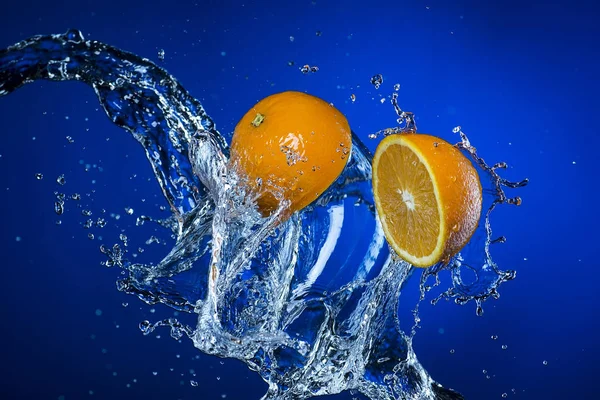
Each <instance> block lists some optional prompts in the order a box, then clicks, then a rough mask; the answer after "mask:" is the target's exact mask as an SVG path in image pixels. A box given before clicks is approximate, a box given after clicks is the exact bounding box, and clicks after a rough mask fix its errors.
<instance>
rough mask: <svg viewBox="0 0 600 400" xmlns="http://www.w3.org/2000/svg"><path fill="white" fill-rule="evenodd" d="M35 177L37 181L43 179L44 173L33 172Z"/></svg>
mask: <svg viewBox="0 0 600 400" xmlns="http://www.w3.org/2000/svg"><path fill="white" fill-rule="evenodd" d="M35 179H37V180H38V181H39V180H42V179H44V175H42V174H40V173H39V172H38V173H37V174H35Z"/></svg>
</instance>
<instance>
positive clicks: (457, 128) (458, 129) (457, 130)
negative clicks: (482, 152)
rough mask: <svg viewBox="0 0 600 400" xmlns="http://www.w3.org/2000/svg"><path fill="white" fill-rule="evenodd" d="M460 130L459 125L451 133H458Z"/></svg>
mask: <svg viewBox="0 0 600 400" xmlns="http://www.w3.org/2000/svg"><path fill="white" fill-rule="evenodd" d="M461 129H462V128H461V127H460V125H459V126H455V127H454V129H452V133H459V132H460V130H461Z"/></svg>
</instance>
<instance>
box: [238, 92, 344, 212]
mask: <svg viewBox="0 0 600 400" xmlns="http://www.w3.org/2000/svg"><path fill="white" fill-rule="evenodd" d="M351 149H352V136H351V131H350V126H349V125H348V121H347V120H346V117H344V115H343V114H342V113H341V112H340V111H339V110H337V109H336V108H335V107H333V105H331V104H329V103H327V102H325V101H323V100H321V99H319V98H318V97H315V96H311V95H308V94H305V93H301V92H291V91H290V92H283V93H277V94H274V95H271V96H269V97H267V98H265V99H263V100H261V101H259V102H258V103H257V104H256V105H255V106H254V107H252V108H251V109H250V110H249V111H248V112H247V113H246V114H245V115H244V116H243V117H242V119H241V120H240V122H239V123H238V124H237V126H236V127H235V131H234V133H233V138H232V142H231V165H232V166H235V168H238V172H239V173H240V174H241V175H243V176H244V177H246V178H247V180H248V184H249V186H250V187H251V189H252V190H253V191H254V192H255V193H257V196H258V200H257V203H258V206H259V209H260V210H261V212H262V213H263V215H269V214H270V213H271V212H273V211H274V210H275V209H276V208H277V206H278V205H279V201H280V199H287V200H289V201H290V207H289V210H288V213H289V214H291V213H293V212H294V211H297V210H300V209H302V208H304V207H306V206H307V205H309V204H310V203H312V202H313V201H314V200H316V199H317V198H318V197H319V196H320V195H321V194H322V193H323V192H324V191H325V190H327V188H328V187H329V186H330V185H331V184H332V183H333V182H334V181H335V180H336V179H337V177H338V176H339V175H340V173H341V172H342V170H343V169H344V167H345V165H346V163H347V161H348V158H349V157H350V151H351Z"/></svg>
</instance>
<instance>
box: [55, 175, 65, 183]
mask: <svg viewBox="0 0 600 400" xmlns="http://www.w3.org/2000/svg"><path fill="white" fill-rule="evenodd" d="M56 183H58V184H59V185H64V184H65V183H67V180H66V179H65V176H64V175H59V177H58V178H56Z"/></svg>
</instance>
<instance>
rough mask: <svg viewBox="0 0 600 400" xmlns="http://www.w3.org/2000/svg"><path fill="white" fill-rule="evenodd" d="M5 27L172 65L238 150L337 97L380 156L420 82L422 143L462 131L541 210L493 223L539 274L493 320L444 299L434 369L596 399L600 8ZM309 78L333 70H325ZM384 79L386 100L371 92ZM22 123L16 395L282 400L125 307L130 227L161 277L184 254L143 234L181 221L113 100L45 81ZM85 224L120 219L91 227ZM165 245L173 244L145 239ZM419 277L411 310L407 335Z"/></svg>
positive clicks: (491, 309) (280, 14)
mask: <svg viewBox="0 0 600 400" xmlns="http://www.w3.org/2000/svg"><path fill="white" fill-rule="evenodd" d="M0 14H1V15H2V17H1V18H2V24H0V47H2V48H4V47H6V46H8V45H11V44H13V43H15V42H17V41H19V40H21V39H25V38H27V37H30V36H32V35H35V34H42V33H43V34H48V33H62V32H64V31H66V30H67V29H68V28H78V29H81V30H82V31H83V32H84V34H85V35H86V38H88V39H95V40H100V41H103V42H105V43H108V44H111V45H114V46H116V47H119V48H122V49H125V50H128V51H131V52H134V53H136V54H139V55H142V56H145V57H148V58H150V59H152V60H154V61H156V62H158V56H157V53H158V50H159V49H164V50H165V54H166V59H165V62H164V64H163V65H164V66H165V67H166V68H167V69H168V70H169V72H170V73H171V74H173V75H174V76H176V77H177V78H178V79H179V80H180V82H181V83H182V84H183V85H184V86H185V87H186V88H187V89H188V90H189V91H190V92H191V93H192V95H194V96H196V97H197V98H198V99H199V100H200V101H202V102H203V104H204V106H205V107H206V109H207V111H208V113H209V114H210V115H211V116H212V117H213V119H214V120H215V121H216V123H217V127H218V128H219V129H220V131H221V132H222V133H223V134H226V135H227V134H230V132H231V131H232V130H233V128H234V126H235V124H236V123H237V121H238V119H239V118H240V116H241V115H243V114H244V113H245V112H246V110H247V109H248V108H249V107H250V106H251V105H253V104H254V103H255V102H256V101H257V100H259V99H261V98H263V97H265V96H267V95H269V94H272V93H275V92H278V91H284V90H290V89H293V90H302V91H308V92H310V93H312V94H315V95H317V96H320V97H322V98H324V99H326V100H328V101H330V102H333V103H334V104H335V105H336V106H337V107H338V108H339V109H340V110H342V111H343V112H344V113H345V114H346V115H347V117H348V120H349V122H350V124H351V126H352V128H353V130H354V131H356V132H357V133H358V134H359V136H361V137H362V138H363V139H364V141H365V142H366V143H367V145H368V146H369V147H370V148H371V149H374V148H375V146H376V143H377V141H375V140H369V139H367V135H368V134H369V133H371V132H374V131H376V130H379V129H383V128H386V127H390V126H393V125H394V123H395V118H396V117H395V114H394V111H393V108H392V107H391V105H390V104H389V100H388V101H386V102H385V103H383V104H382V103H381V102H380V98H382V97H387V96H389V95H390V94H391V93H392V87H393V85H394V84H395V83H400V84H401V89H400V92H399V102H400V105H401V106H402V107H403V108H404V109H406V110H410V111H413V112H415V114H416V115H417V117H418V120H417V122H418V126H419V131H421V132H427V133H432V134H435V135H438V136H442V137H444V138H446V139H447V140H450V141H453V142H455V141H458V138H457V137H456V135H453V134H452V128H453V127H454V126H456V125H461V126H462V128H463V130H464V131H465V132H466V133H467V134H468V135H469V137H470V139H471V141H472V142H473V144H474V145H475V146H476V147H477V148H478V150H479V153H480V154H481V155H483V156H484V158H485V159H486V160H488V161H489V162H490V163H494V162H497V161H506V162H507V163H508V164H509V166H510V167H509V169H508V170H507V171H504V174H503V176H505V177H507V178H509V179H514V180H519V179H521V178H524V177H529V178H530V180H531V183H530V185H529V186H528V187H526V188H523V189H519V190H518V191H514V192H512V193H511V195H520V196H521V197H522V198H523V205H522V206H521V207H512V206H504V207H501V209H499V210H498V212H496V213H495V214H494V216H493V228H494V232H495V233H496V234H498V235H505V236H507V237H508V241H507V243H506V244H503V245H498V246H499V247H496V248H495V249H494V254H493V255H494V257H495V260H496V261H497V262H498V264H499V265H500V266H501V267H503V268H514V269H516V270H517V271H518V274H517V279H516V280H515V281H512V282H509V283H507V284H505V285H503V286H502V287H501V288H500V294H501V298H500V299H499V300H490V301H487V302H486V303H485V304H484V310H485V315H484V316H483V317H477V316H476V315H475V306H474V304H472V303H469V304H468V305H466V306H463V307H460V306H457V305H455V304H454V303H451V302H441V303H439V304H438V305H436V306H431V305H430V304H429V303H428V301H426V302H424V303H423V305H422V306H421V319H422V324H421V325H422V328H421V329H420V330H419V332H418V334H417V336H416V338H415V342H414V345H415V349H416V353H417V356H418V358H419V359H420V361H421V362H422V363H423V365H424V366H425V368H426V369H427V370H428V371H429V372H430V373H431V375H432V376H433V378H434V379H436V380H437V381H439V382H440V383H442V384H443V385H445V386H448V387H452V388H454V389H457V390H459V391H460V392H461V393H463V394H464V395H465V396H466V398H467V399H495V398H501V396H502V394H503V393H507V395H508V398H513V397H515V398H521V399H546V398H577V399H593V398H596V396H597V395H595V394H594V393H595V392H596V389H595V386H596V383H595V380H594V378H595V377H596V374H597V371H598V361H597V360H598V359H600V345H599V344H598V340H597V334H596V332H597V329H598V322H597V319H598V316H599V312H598V311H599V306H598V300H599V296H598V292H597V290H596V287H597V283H596V282H597V277H596V273H597V270H598V261H597V249H598V243H597V238H598V233H597V225H598V214H597V208H596V201H597V195H598V190H597V182H596V178H597V174H598V163H597V154H598V148H599V145H600V142H599V139H598V128H597V123H596V121H595V117H596V116H597V115H598V109H599V106H600V102H599V101H598V90H599V89H600V84H599V82H600V80H599V79H598V75H597V74H598V71H599V70H600V69H599V67H600V65H599V63H598V60H597V58H598V56H599V55H600V53H599V47H598V42H597V40H598V37H600V28H598V25H597V21H598V20H599V18H600V13H599V12H598V10H597V9H596V8H595V7H594V6H592V5H591V2H590V3H583V2H578V1H570V2H563V3H559V2H554V3H552V2H544V1H538V0H534V1H527V2H524V1H512V0H510V1H502V2H484V1H477V2H475V1H453V2H448V1H443V0H432V1H427V2H425V1H421V0H416V1H402V2H400V1H389V2H383V1H379V2H372V1H371V2H366V1H364V2H363V1H354V2H351V1H324V0H316V1H312V2H311V1H310V0H301V1H293V2H287V1H281V2H279V1H277V2H265V1H262V2H252V1H247V2H239V1H229V0H225V1H202V0H198V1H195V2H194V1H192V2H175V1H150V2H128V1H118V2H117V1H105V2H102V3H99V2H95V1H77V2H75V1H66V2H62V5H59V3H56V2H48V1H39V0H33V1H30V2H27V4H25V3H17V2H15V3H11V4H8V5H3V6H2V8H1V10H0ZM317 31H321V32H322V35H321V36H318V35H316V32H317ZM290 36H293V37H294V40H293V41H292V40H291V39H290ZM289 61H294V63H295V65H294V66H291V67H290V66H288V62H289ZM303 64H310V65H317V66H318V67H319V68H320V69H319V71H318V72H316V73H312V74H308V75H303V74H302V73H301V72H300V71H299V67H300V66H302V65H303ZM376 73H381V74H383V76H384V83H383V85H382V87H381V88H380V89H379V90H375V89H374V88H373V87H372V86H371V85H370V83H369V79H370V77H371V76H373V75H374V74H376ZM352 93H354V94H355V95H356V98H357V100H356V102H355V103H352V102H351V101H350V100H349V98H350V95H351V94H352ZM0 129H1V131H2V141H1V142H0V155H1V157H0V208H1V209H2V229H1V230H0V244H1V250H2V265H1V267H2V275H1V277H2V280H1V281H0V282H1V285H2V290H0V317H1V318H2V321H3V323H2V328H1V329H0V344H1V346H0V398H3V399H58V398H59V396H64V398H65V399H66V400H71V399H86V398H97V399H121V398H123V399H124V398H128V399H138V398H140V399H141V398H150V399H219V398H223V396H226V398H227V399H258V398H260V396H262V394H264V393H265V391H266V385H265V384H264V383H263V382H262V381H261V380H260V379H259V377H258V376H257V375H256V374H254V373H252V372H250V371H248V370H247V369H246V367H245V366H244V365H242V364H241V363H239V362H237V361H233V360H220V359H217V358H214V357H208V356H205V355H203V354H201V353H199V352H198V351H197V350H195V349H194V348H193V347H192V345H191V343H190V341H188V340H183V341H182V342H181V343H178V342H176V341H174V340H172V339H171V338H169V334H168V331H167V330H166V329H162V330H161V329H159V330H157V331H156V332H155V333H153V334H151V335H149V336H143V335H142V334H141V332H140V331H139V329H138V323H139V322H140V321H141V320H143V319H146V318H148V319H151V320H156V319H158V318H159V317H162V316H163V315H172V314H173V313H172V310H165V309H163V308H161V307H158V306H157V307H154V309H155V310H156V312H154V313H153V312H152V311H151V308H152V307H148V306H146V305H144V304H142V303H141V302H140V301H139V300H137V299H136V298H134V297H131V296H127V295H125V294H123V293H121V292H118V291H117V290H116V288H115V284H114V282H115V280H116V277H117V275H118V273H119V271H117V270H116V269H106V268H104V267H102V266H101V265H100V262H101V261H103V260H104V257H103V255H102V254H101V253H100V252H99V250H98V247H99V245H100V244H101V243H107V244H112V243H115V242H116V241H117V240H118V235H119V233H121V230H122V229H125V231H126V233H127V234H128V235H129V236H130V248H131V249H132V251H134V250H135V249H136V248H137V247H138V246H139V245H143V246H144V247H145V248H146V249H147V250H146V252H145V253H144V254H143V255H141V256H140V257H139V259H140V260H142V261H156V260H158V259H159V257H160V256H162V255H164V254H166V252H167V251H168V249H169V245H170V244H171V243H172V239H170V238H169V237H168V235H165V233H164V231H163V230H161V229H158V228H156V227H155V226H153V225H151V224H147V225H145V226H144V227H141V228H136V227H135V218H136V217H137V216H139V215H140V214H147V215H152V216H156V217H160V216H163V215H164V216H166V212H162V213H161V211H160V209H159V207H160V206H162V205H166V202H165V201H164V200H163V198H162V195H161V193H160V190H159V187H158V185H157V183H156V180H155V179H154V178H153V176H152V173H151V170H150V167H149V164H148V162H147V161H146V159H145V156H144V154H143V152H142V151H141V148H140V147H139V145H138V144H137V143H136V142H135V141H134V140H133V138H131V137H130V136H129V135H128V134H126V133H125V132H124V131H121V130H120V129H119V128H117V127H115V126H113V125H112V124H111V123H110V121H109V120H108V119H107V118H106V116H105V115H104V113H103V111H102V110H101V109H100V108H99V104H98V101H97V99H96V97H95V95H94V93H93V91H92V90H91V89H90V88H89V87H87V86H85V85H82V84H79V83H74V82H65V83H53V82H36V83H34V84H31V85H27V86H26V87H23V88H22V89H20V90H18V91H16V92H15V93H13V94H11V95H9V96H7V97H3V98H0ZM66 136H71V137H73V139H74V140H75V142H74V143H68V141H67V140H66V139H65V137H66ZM86 164H90V167H89V168H87V169H88V171H87V172H86ZM94 165H95V166H94ZM36 173H42V174H43V175H44V178H43V179H42V180H37V179H36V178H35V174H36ZM60 174H65V177H66V180H67V183H66V184H65V185H64V186H60V185H58V184H57V183H56V177H58V176H59V175H60ZM54 191H60V192H63V193H66V194H68V195H70V194H72V193H75V192H78V193H81V194H82V200H81V201H80V203H81V205H82V208H78V207H77V206H76V202H73V201H70V202H67V210H66V212H65V214H64V215H63V216H61V217H58V216H57V215H56V214H55V213H54V210H53V204H54ZM125 207H132V208H133V209H134V210H135V212H134V215H132V216H130V215H127V214H126V213H125V211H124V208H125ZM82 209H88V210H91V211H92V212H93V215H92V218H94V219H96V218H97V217H99V216H103V217H105V218H106V219H107V220H108V221H109V224H108V225H107V227H106V228H103V229H99V228H94V229H92V230H89V231H88V230H85V229H84V228H83V227H82V224H83V222H84V221H85V220H86V219H87V217H84V216H83V215H82V214H81V210H82ZM102 209H105V210H106V214H102ZM110 213H115V214H120V219H118V220H117V219H115V218H111V217H110V216H109V214H110ZM58 219H61V220H62V224H61V225H56V220H58ZM155 230H156V232H155ZM90 232H92V233H94V235H96V238H95V239H94V240H90V239H88V238H87V234H88V233H90ZM152 234H158V235H159V236H160V237H161V238H162V239H163V242H164V243H166V244H164V245H163V244H152V245H148V246H146V245H144V243H143V242H144V241H145V240H146V239H148V237H149V236H150V235H152ZM98 236H102V240H100V239H99V238H98ZM17 237H19V238H21V240H20V241H17ZM416 278H417V277H416V276H415V277H413V279H412V281H411V282H410V283H409V285H408V286H409V287H408V289H407V291H406V293H405V294H403V298H402V299H401V301H402V304H403V306H402V307H403V310H401V312H402V313H403V314H402V315H401V317H402V321H406V322H405V327H406V328H407V329H408V328H409V326H410V325H411V321H410V314H409V310H410V309H412V308H413V307H414V304H415V303H416V287H417V285H418V279H416ZM444 279H445V280H444V282H443V283H444V284H445V285H448V277H447V276H446V277H445V278H444ZM122 303H128V306H126V307H124V306H123V305H122ZM97 310H100V311H101V313H100V312H97ZM97 314H101V315H97ZM492 335H497V336H498V339H497V340H492V339H491V336H492ZM157 336H159V337H157ZM502 345H506V346H507V348H506V350H503V349H502ZM451 350H454V352H453V353H452V352H451ZM178 355H179V356H178ZM544 360H546V361H547V365H543V361H544ZM171 369H173V370H172V371H171ZM483 370H486V371H487V375H489V379H487V378H486V374H485V373H483ZM154 373H156V375H155V374H154ZM191 379H193V380H195V381H197V382H198V386H197V387H194V386H192V385H190V380H191ZM513 389H514V391H513ZM333 398H336V399H350V398H352V396H351V395H350V394H343V395H339V396H335V397H333Z"/></svg>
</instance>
